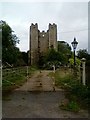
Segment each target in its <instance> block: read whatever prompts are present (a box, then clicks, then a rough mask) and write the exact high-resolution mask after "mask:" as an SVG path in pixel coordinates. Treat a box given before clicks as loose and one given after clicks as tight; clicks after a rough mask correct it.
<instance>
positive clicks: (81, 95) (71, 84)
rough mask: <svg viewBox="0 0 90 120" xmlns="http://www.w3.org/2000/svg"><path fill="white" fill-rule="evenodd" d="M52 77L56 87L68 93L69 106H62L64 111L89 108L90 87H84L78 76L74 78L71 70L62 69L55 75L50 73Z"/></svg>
mask: <svg viewBox="0 0 90 120" xmlns="http://www.w3.org/2000/svg"><path fill="white" fill-rule="evenodd" d="M50 76H53V77H54V78H55V85H56V86H57V87H59V88H63V89H64V90H65V91H66V98H67V99H68V103H67V104H65V105H64V104H62V105H60V107H61V108H62V109H66V110H71V111H74V112H77V111H79V109H80V108H85V109H87V108H88V105H89V101H90V99H89V98H88V96H89V93H90V92H89V90H88V86H84V85H82V83H81V81H80V80H79V79H78V76H74V74H73V72H71V70H70V69H64V68H61V69H60V70H56V72H55V73H50Z"/></svg>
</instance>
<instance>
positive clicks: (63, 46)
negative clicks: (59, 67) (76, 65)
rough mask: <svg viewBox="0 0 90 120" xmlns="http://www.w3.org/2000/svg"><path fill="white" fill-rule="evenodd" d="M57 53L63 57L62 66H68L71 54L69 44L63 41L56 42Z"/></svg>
mask: <svg viewBox="0 0 90 120" xmlns="http://www.w3.org/2000/svg"><path fill="white" fill-rule="evenodd" d="M58 52H59V53H60V54H61V55H62V56H63V60H62V61H61V62H62V64H68V60H69V58H70V57H71V54H72V52H71V47H70V46H69V44H68V43H67V42H65V41H58Z"/></svg>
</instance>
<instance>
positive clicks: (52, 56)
mask: <svg viewBox="0 0 90 120" xmlns="http://www.w3.org/2000/svg"><path fill="white" fill-rule="evenodd" d="M62 60H63V57H62V55H61V54H60V53H59V52H58V51H55V50H54V49H53V48H51V49H49V51H48V52H47V54H46V56H45V61H46V63H47V65H48V66H51V67H52V66H53V65H54V66H55V67H57V66H58V65H60V64H61V61H62Z"/></svg>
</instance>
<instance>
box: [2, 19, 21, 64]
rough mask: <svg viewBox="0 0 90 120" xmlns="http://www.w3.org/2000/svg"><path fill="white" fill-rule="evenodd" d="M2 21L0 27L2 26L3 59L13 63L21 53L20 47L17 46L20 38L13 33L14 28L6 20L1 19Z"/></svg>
mask: <svg viewBox="0 0 90 120" xmlns="http://www.w3.org/2000/svg"><path fill="white" fill-rule="evenodd" d="M0 23H1V24H0V27H2V61H3V63H5V62H7V63H9V64H13V63H15V62H16V60H17V58H18V54H19V49H18V48H17V47H16V44H17V43H19V39H18V38H17V36H16V35H15V34H13V30H12V29H11V27H10V26H9V25H8V24H7V23H6V22H5V21H0Z"/></svg>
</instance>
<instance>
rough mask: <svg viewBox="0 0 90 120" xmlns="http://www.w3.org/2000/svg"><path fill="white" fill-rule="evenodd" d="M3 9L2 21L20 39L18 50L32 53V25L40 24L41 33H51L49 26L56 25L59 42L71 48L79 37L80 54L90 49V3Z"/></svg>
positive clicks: (22, 4) (6, 6)
mask: <svg viewBox="0 0 90 120" xmlns="http://www.w3.org/2000/svg"><path fill="white" fill-rule="evenodd" d="M0 6H1V7H0V8H1V9H2V11H3V12H2V14H1V16H0V18H2V20H4V21H6V22H7V23H8V24H9V25H10V26H11V28H12V29H13V31H15V34H16V35H17V36H18V37H19V39H20V44H19V45H17V46H18V47H19V48H20V50H21V51H27V50H29V28H30V25H31V23H38V28H39V30H40V31H42V30H45V31H47V30H48V24H49V23H56V24H57V38H58V40H65V41H66V42H68V43H69V44H70V43H71V42H72V41H73V38H74V37H76V39H77V41H78V47H77V50H78V49H88V2H67V3H66V2H63V3H62V2H56V3H55V2H37V3H36V2H34V3H31V2H26V3H25V2H15V3H14V2H13V3H11V2H7V3H6V2H3V3H2V4H1V5H0ZM70 45H71V44H70Z"/></svg>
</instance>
